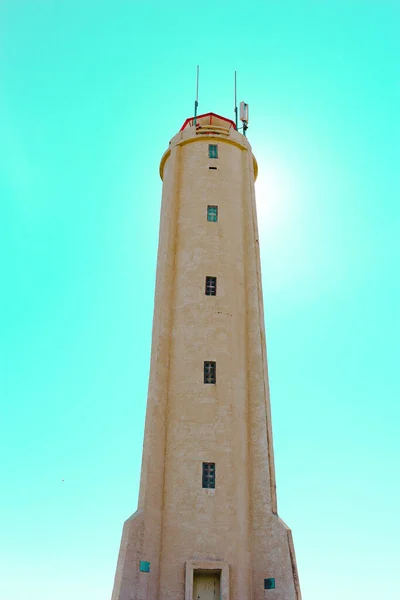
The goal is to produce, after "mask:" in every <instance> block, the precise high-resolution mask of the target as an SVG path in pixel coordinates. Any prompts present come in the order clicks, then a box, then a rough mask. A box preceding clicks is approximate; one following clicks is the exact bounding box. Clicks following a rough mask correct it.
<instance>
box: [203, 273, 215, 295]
mask: <svg viewBox="0 0 400 600" xmlns="http://www.w3.org/2000/svg"><path fill="white" fill-rule="evenodd" d="M216 295H217V278H216V277H209V276H208V275H207V277H206V296H216Z"/></svg>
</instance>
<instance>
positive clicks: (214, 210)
mask: <svg viewBox="0 0 400 600" xmlns="http://www.w3.org/2000/svg"><path fill="white" fill-rule="evenodd" d="M207 221H212V222H213V223H216V222H217V221H218V206H210V205H208V206H207Z"/></svg>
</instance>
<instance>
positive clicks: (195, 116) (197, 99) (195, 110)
mask: <svg viewBox="0 0 400 600" xmlns="http://www.w3.org/2000/svg"><path fill="white" fill-rule="evenodd" d="M199 70H200V69H199V65H197V78H196V100H195V101H194V120H193V123H194V126H195V127H196V118H197V107H198V105H199Z"/></svg>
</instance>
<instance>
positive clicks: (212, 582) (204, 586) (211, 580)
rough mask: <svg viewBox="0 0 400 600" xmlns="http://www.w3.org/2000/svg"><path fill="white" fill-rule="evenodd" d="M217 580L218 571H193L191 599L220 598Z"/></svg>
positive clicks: (216, 599)
mask: <svg viewBox="0 0 400 600" xmlns="http://www.w3.org/2000/svg"><path fill="white" fill-rule="evenodd" d="M219 580H220V574H219V573H218V574H212V575H211V574H210V575H208V574H207V573H194V579H193V600H220V595H219V594H220V592H219Z"/></svg>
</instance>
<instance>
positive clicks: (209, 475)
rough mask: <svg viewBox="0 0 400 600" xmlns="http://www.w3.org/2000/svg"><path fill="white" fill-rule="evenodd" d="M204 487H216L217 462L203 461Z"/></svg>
mask: <svg viewBox="0 0 400 600" xmlns="http://www.w3.org/2000/svg"><path fill="white" fill-rule="evenodd" d="M203 488H209V489H210V488H211V489H214V488H215V463H209V462H207V463H203Z"/></svg>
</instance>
